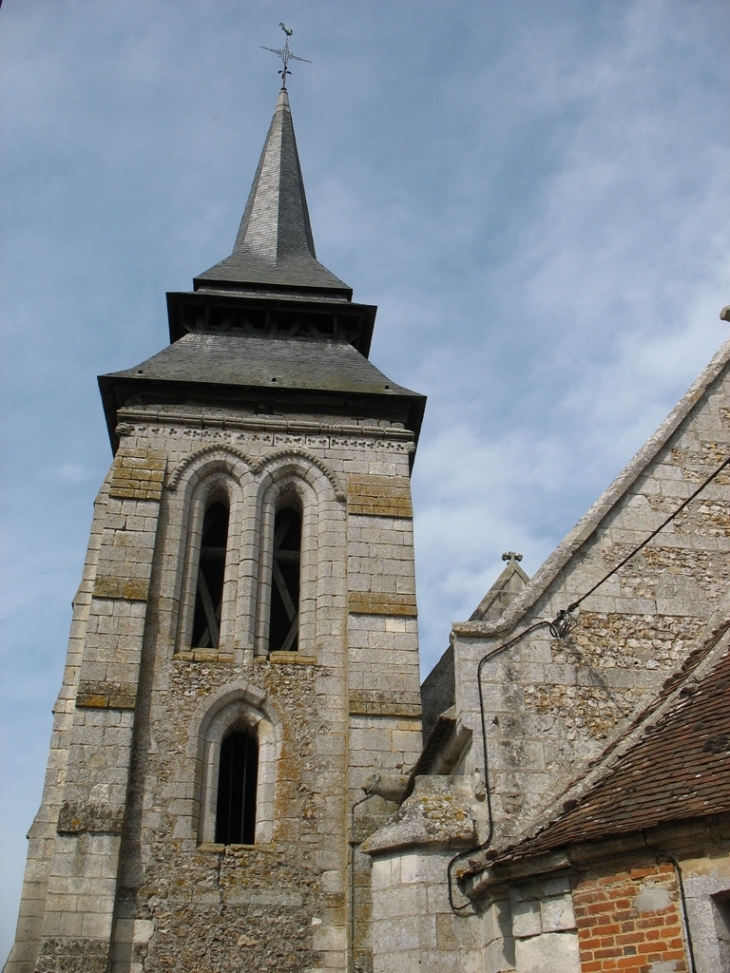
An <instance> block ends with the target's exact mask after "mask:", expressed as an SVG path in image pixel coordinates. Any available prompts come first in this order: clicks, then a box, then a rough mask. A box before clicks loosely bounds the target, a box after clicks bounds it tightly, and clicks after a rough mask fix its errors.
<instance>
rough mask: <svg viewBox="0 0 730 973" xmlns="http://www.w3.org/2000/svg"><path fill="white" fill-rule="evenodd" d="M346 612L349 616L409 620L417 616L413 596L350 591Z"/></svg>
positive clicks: (414, 597)
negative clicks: (387, 617) (383, 616)
mask: <svg viewBox="0 0 730 973" xmlns="http://www.w3.org/2000/svg"><path fill="white" fill-rule="evenodd" d="M347 610H348V612H349V613H350V614H351V615H396V616H403V615H405V616H407V617H409V618H415V617H416V616H417V615H418V609H417V607H416V596H415V595H397V594H393V593H391V592H381V591H351V592H350V594H349V595H348V599H347Z"/></svg>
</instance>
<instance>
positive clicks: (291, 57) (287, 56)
mask: <svg viewBox="0 0 730 973" xmlns="http://www.w3.org/2000/svg"><path fill="white" fill-rule="evenodd" d="M0 3H2V0H0ZM279 27H281V29H282V30H283V31H284V33H285V34H286V40H285V41H284V46H283V47H282V48H281V49H278V48H276V47H264V45H263V44H262V45H261V50H262V51H271V53H272V54H276V55H277V56H278V57H280V58H281V60H282V61H283V62H284V67H283V68H282V69H281V71H279V74H280V75H281V87H282V88H283V89H284V90H285V91H286V76H287V74H291V71H290V70H289V61H304V63H305V64H311V63H312V62H311V61H308V60H307V59H306V57H297V55H296V54H292V52H291V51H290V50H289V38H290V37H291V35H292V34H293V33H294V31H293V30H292V29H291V28H290V27H287V26H286V24H282V23H280V24H279Z"/></svg>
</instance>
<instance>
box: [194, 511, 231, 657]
mask: <svg viewBox="0 0 730 973" xmlns="http://www.w3.org/2000/svg"><path fill="white" fill-rule="evenodd" d="M227 542H228V510H227V509H226V507H225V506H224V505H223V504H222V503H213V504H211V505H210V507H208V509H207V510H206V511H205V517H204V518H203V539H202V543H201V547H200V563H199V565H198V586H197V591H196V594H195V617H194V618H193V641H192V644H193V647H194V648H199V649H208V648H214V649H217V648H218V641H219V632H220V624H221V606H222V604H223V575H224V572H225V567H226V544H227Z"/></svg>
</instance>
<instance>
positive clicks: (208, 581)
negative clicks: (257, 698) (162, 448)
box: [175, 450, 341, 655]
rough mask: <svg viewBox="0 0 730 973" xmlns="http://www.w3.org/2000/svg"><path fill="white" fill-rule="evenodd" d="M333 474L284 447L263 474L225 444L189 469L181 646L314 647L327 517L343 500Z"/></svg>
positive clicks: (261, 650) (263, 651) (183, 495)
mask: <svg viewBox="0 0 730 973" xmlns="http://www.w3.org/2000/svg"><path fill="white" fill-rule="evenodd" d="M263 462H265V461H262V464H263ZM332 477H333V474H331V473H330V474H329V476H328V475H326V474H324V473H323V471H322V469H321V461H318V465H314V463H311V462H305V461H304V460H303V459H302V458H301V457H298V456H293V457H292V456H283V455H282V456H279V457H277V458H276V461H275V462H272V463H271V464H270V466H269V467H268V468H267V469H266V470H265V471H262V475H261V476H254V475H253V473H252V469H251V467H250V466H248V465H246V464H245V463H244V462H243V461H242V458H238V457H234V456H230V457H227V456H226V455H225V451H224V450H221V451H220V454H211V453H208V454H207V455H205V456H204V457H203V456H201V458H200V461H199V462H198V463H191V464H188V466H187V468H186V469H185V470H183V471H181V473H180V474H179V476H178V480H179V482H180V483H181V486H182V487H183V489H181V490H180V492H179V496H180V499H181V501H183V504H184V506H183V508H182V510H181V514H182V518H183V524H184V523H185V521H186V520H187V522H188V533H187V557H186V565H187V567H186V571H185V576H184V578H183V581H182V591H181V598H180V616H179V618H180V621H179V624H178V634H177V639H176V645H177V651H182V652H184V651H187V650H189V649H192V650H196V649H205V650H219V651H221V652H231V651H233V650H234V649H236V648H239V647H240V648H242V649H243V650H244V651H246V649H247V648H249V647H250V650H251V651H252V652H253V654H255V655H269V654H271V653H280V652H297V651H299V652H304V653H305V654H313V646H314V644H315V641H316V632H315V626H314V622H313V619H314V614H313V613H312V612H311V611H310V609H311V608H313V607H314V606H315V604H316V598H317V594H316V584H317V577H318V574H319V571H318V568H317V561H318V558H319V557H321V555H322V552H321V551H318V544H319V536H320V529H319V527H318V524H319V518H320V516H321V509H322V508H323V507H326V509H327V510H328V512H329V511H333V510H335V509H336V508H337V507H338V506H339V504H335V505H334V506H333V504H332V500H333V499H338V500H339V499H341V498H340V495H339V492H338V491H337V490H335V493H334V497H333V487H332ZM178 480H176V481H175V486H177V482H178Z"/></svg>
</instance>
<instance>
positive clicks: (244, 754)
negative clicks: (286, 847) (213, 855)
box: [215, 730, 259, 845]
mask: <svg viewBox="0 0 730 973" xmlns="http://www.w3.org/2000/svg"><path fill="white" fill-rule="evenodd" d="M258 770H259V747H258V742H257V741H256V737H255V736H254V735H253V734H252V733H250V732H249V731H248V730H234V731H233V732H232V733H229V734H228V736H227V737H226V738H225V739H224V741H223V744H222V746H221V752H220V765H219V769H218V802H217V809H216V818H215V840H216V841H217V842H218V843H219V844H222V845H252V844H253V843H254V840H255V837H256V785H257V779H258Z"/></svg>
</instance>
